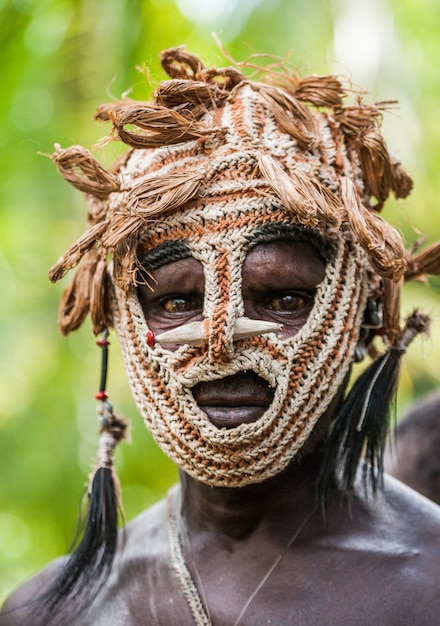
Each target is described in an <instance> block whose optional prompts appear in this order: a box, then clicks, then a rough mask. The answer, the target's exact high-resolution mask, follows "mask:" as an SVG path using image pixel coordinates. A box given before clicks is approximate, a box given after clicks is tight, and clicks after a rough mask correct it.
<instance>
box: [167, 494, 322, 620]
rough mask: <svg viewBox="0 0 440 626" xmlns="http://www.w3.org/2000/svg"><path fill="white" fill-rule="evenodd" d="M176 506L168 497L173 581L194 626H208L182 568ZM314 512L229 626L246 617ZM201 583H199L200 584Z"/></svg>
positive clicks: (196, 593) (190, 580)
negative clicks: (186, 606)
mask: <svg viewBox="0 0 440 626" xmlns="http://www.w3.org/2000/svg"><path fill="white" fill-rule="evenodd" d="M177 504H178V499H177V498H176V496H175V495H174V494H173V495H171V494H170V495H169V496H168V539H169V544H170V555H171V565H172V568H173V571H174V573H175V575H176V577H177V580H178V581H179V585H180V588H181V590H182V592H183V595H184V596H185V598H186V601H187V602H188V605H189V607H190V609H191V612H192V614H193V617H194V620H195V624H196V626H212V622H211V619H210V618H209V617H208V613H207V612H206V610H205V607H204V605H203V602H202V599H201V597H200V593H199V590H198V589H197V585H196V583H195V582H194V580H193V578H192V576H191V573H190V571H189V569H188V567H187V565H186V561H185V556H184V554H183V549H182V537H181V533H180V532H179V525H178V521H177V519H178V515H179V513H178V511H177ZM317 508H318V507H317V506H314V507H312V509H311V510H310V511H309V513H308V514H307V515H306V517H305V518H304V520H303V522H302V523H301V525H300V526H299V527H298V528H297V529H296V530H295V532H294V533H293V534H292V536H291V537H290V539H289V541H288V542H287V544H286V545H285V547H284V548H283V550H282V552H281V553H280V554H279V555H278V556H277V557H276V559H275V560H274V562H273V563H272V565H271V566H270V567H269V569H268V570H267V572H266V573H265V574H264V576H263V577H262V579H261V581H260V582H259V583H258V585H257V586H256V588H255V590H254V591H253V592H252V593H251V595H250V596H249V598H248V599H247V600H246V602H245V603H244V605H243V608H242V609H241V611H240V614H239V616H238V617H237V619H236V620H235V622H234V624H233V626H239V624H240V621H241V619H242V617H243V615H244V614H245V613H246V611H247V609H248V608H249V606H250V604H251V603H252V601H253V600H254V598H255V596H256V595H257V594H258V593H259V592H260V590H261V589H262V588H263V586H264V585H265V584H266V582H267V581H268V579H269V578H270V576H271V575H272V574H273V572H274V571H275V569H276V568H277V567H278V565H279V564H280V562H281V560H282V559H283V558H284V556H285V554H286V552H287V551H288V550H289V549H290V548H291V546H292V545H293V543H294V542H295V541H296V539H297V538H298V537H299V535H300V534H301V533H302V531H303V530H304V528H305V527H306V525H307V524H308V523H309V521H310V520H311V518H312V517H313V515H314V514H315V513H316V511H317ZM194 567H196V564H195V563H194ZM199 579H200V575H199ZM201 582H202V581H201V579H200V583H201ZM205 603H206V598H205Z"/></svg>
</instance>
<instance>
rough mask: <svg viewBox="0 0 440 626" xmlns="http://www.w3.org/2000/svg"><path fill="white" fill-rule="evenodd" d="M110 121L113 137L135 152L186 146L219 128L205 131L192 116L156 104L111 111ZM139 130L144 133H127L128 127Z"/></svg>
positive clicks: (128, 106)
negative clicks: (182, 144) (175, 145)
mask: <svg viewBox="0 0 440 626" xmlns="http://www.w3.org/2000/svg"><path fill="white" fill-rule="evenodd" d="M108 117H109V119H110V121H111V122H112V124H113V131H112V134H115V135H116V136H117V137H118V138H119V139H120V140H121V141H123V142H124V143H126V144H128V145H129V146H132V147H133V148H138V149H139V148H141V149H145V148H158V147H160V146H170V145H173V144H177V143H185V142H187V141H192V140H193V139H198V138H199V137H203V136H205V135H211V134H214V133H216V132H218V130H219V129H216V128H204V127H203V126H202V125H201V124H199V123H198V122H197V120H196V119H194V117H193V116H192V115H191V116H189V117H186V116H185V115H183V114H182V113H178V112H177V111H173V110H171V109H168V108H166V107H163V106H159V105H155V104H139V103H136V104H131V105H127V106H124V107H121V108H119V109H113V110H112V109H109V111H108ZM127 125H133V126H137V127H138V128H139V129H140V130H141V131H144V132H140V131H137V132H133V131H129V130H126V128H125V126H127Z"/></svg>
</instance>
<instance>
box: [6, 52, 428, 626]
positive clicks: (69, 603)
mask: <svg viewBox="0 0 440 626" xmlns="http://www.w3.org/2000/svg"><path fill="white" fill-rule="evenodd" d="M162 63H163V66H164V68H165V69H166V71H167V72H168V74H169V76H170V77H171V80H168V81H164V82H163V83H161V84H160V85H159V87H158V88H157V90H156V93H155V100H154V102H153V103H136V102H132V101H126V102H122V103H120V104H114V105H107V106H104V107H101V108H100V110H99V111H98V114H97V116H98V118H99V119H103V120H110V121H111V122H112V124H113V131H112V137H113V138H119V139H121V140H122V141H124V142H126V143H127V144H129V145H130V150H129V152H128V153H127V154H126V155H124V157H122V158H121V159H120V160H119V162H118V163H117V164H115V166H114V167H113V168H111V170H109V171H107V170H105V169H104V168H102V167H101V166H100V165H99V163H97V161H96V160H95V159H94V158H93V157H92V155H91V154H90V153H88V152H87V151H85V150H83V149H81V148H79V147H77V146H74V147H72V148H70V149H67V150H61V149H57V152H56V153H55V155H54V157H53V158H54V160H55V162H56V163H57V165H58V168H59V170H60V171H61V173H62V174H63V175H64V176H65V177H66V179H67V180H69V181H70V182H71V183H72V184H73V185H74V186H76V187H78V188H79V189H81V190H82V191H84V192H86V193H87V195H88V199H89V216H88V217H89V228H88V230H87V232H86V233H85V234H84V236H83V237H81V238H80V240H78V241H77V242H76V243H75V244H74V245H73V246H72V247H71V248H70V249H69V250H68V251H67V253H66V254H65V255H64V256H63V257H62V258H61V259H60V260H59V262H58V263H57V264H56V265H55V266H54V267H53V268H52V270H51V278H52V280H57V279H58V278H59V277H61V276H62V275H63V274H64V273H65V272H66V271H67V270H69V269H70V268H72V267H74V266H75V265H76V264H77V263H78V262H80V264H79V267H78V269H77V272H76V276H75V279H74V281H73V283H72V285H71V287H70V288H68V290H67V291H66V293H65V295H64V298H63V301H62V303H61V308H60V327H61V330H62V332H63V333H68V332H70V331H71V330H73V329H75V328H77V327H78V326H79V325H80V324H81V323H82V321H83V320H84V318H85V317H86V315H87V314H88V313H89V312H90V315H91V318H92V324H93V328H94V331H95V332H96V333H100V332H101V331H104V332H106V329H107V328H108V327H109V326H111V327H114V328H115V330H116V332H117V334H118V336H119V339H120V343H121V347H122V351H123V355H124V359H125V365H126V370H127V375H128V379H129V382H130V385H131V388H132V391H133V395H134V398H135V401H136V403H137V406H138V408H139V411H140V412H141V414H142V415H143V417H144V419H145V420H146V423H147V426H148V427H149V429H150V430H151V432H152V434H153V436H154V437H155V439H156V441H157V443H158V444H159V445H160V446H161V448H162V449H163V450H164V451H165V452H166V453H167V454H168V455H169V456H170V457H171V458H172V459H173V460H174V461H175V462H176V463H177V464H178V466H179V468H180V484H179V485H178V486H176V487H175V488H174V489H172V490H171V492H170V494H169V496H168V498H167V499H166V500H165V501H163V502H160V503H158V504H157V505H156V506H154V507H153V508H151V509H149V510H147V511H146V512H145V513H143V514H142V515H141V516H139V517H138V518H137V519H135V520H134V521H132V522H131V523H130V524H128V526H127V528H126V529H125V532H123V533H122V534H121V535H120V537H119V540H118V544H117V546H116V531H115V524H116V522H115V519H116V518H115V507H116V502H117V489H116V488H115V477H114V476H113V451H114V447H115V446H116V444H117V442H118V441H119V440H120V439H122V438H123V437H124V434H125V432H124V431H125V424H124V422H123V420H121V419H120V418H119V417H118V416H117V415H115V414H114V412H113V409H112V407H111V405H110V404H109V402H108V399H107V396H106V393H105V368H104V370H103V371H104V374H103V384H102V385H101V389H100V392H99V394H98V397H99V398H100V399H101V400H102V408H101V433H102V434H101V440H100V448H99V454H98V463H97V469H96V472H95V473H94V475H93V477H92V480H91V487H90V511H89V517H88V520H87V526H86V529H85V533H84V537H83V539H82V541H81V543H80V545H79V546H78V548H77V549H76V551H75V552H74V553H73V555H72V556H71V557H69V559H65V560H61V561H60V562H56V563H54V564H52V565H50V566H49V567H48V568H47V569H46V570H45V571H43V572H42V573H40V574H39V575H37V576H36V577H35V578H33V579H32V580H31V581H29V582H28V583H27V584H26V585H24V586H23V587H22V588H21V589H20V590H18V592H17V593H16V594H15V595H14V596H13V597H12V598H11V599H10V600H9V601H8V602H7V603H6V606H5V608H4V611H3V613H2V619H1V624H2V626H6V625H10V624H20V623H32V624H36V623H38V624H40V623H41V624H45V625H46V624H68V623H76V624H82V625H92V624H93V625H94V626H97V625H98V626H99V625H104V624H105V625H106V626H108V625H110V624H129V625H133V626H137V625H139V626H140V625H145V624H149V625H150V624H151V625H152V624H163V625H172V624H176V625H177V624H178V625H179V626H180V625H186V624H188V625H192V624H206V625H208V624H214V625H215V626H226V625H227V626H231V625H234V626H235V625H238V624H241V625H244V624H248V625H252V626H256V625H257V626H259V625H263V624H264V625H266V624H276V625H279V626H280V625H283V626H284V625H288V624H295V625H301V626H303V625H314V624H335V625H336V624H337V625H338V626H339V625H340V624H356V625H365V626H367V625H368V626H371V624H399V625H403V624H418V625H434V624H437V623H438V618H439V615H440V600H439V598H438V583H439V571H440V567H439V564H440V553H439V547H438V533H439V530H440V512H439V510H438V508H437V507H436V506H435V505H434V504H431V503H430V502H428V501H426V500H425V499H423V498H419V497H418V496H417V495H416V494H413V493H408V491H407V490H406V489H405V488H404V487H403V486H401V485H400V483H397V482H395V481H392V480H390V481H388V480H387V481H386V484H385V488H384V489H382V486H383V485H382V452H383V445H384V441H385V437H386V434H387V423H388V422H387V418H388V407H389V402H390V401H391V399H392V396H393V394H394V391H395V386H396V382H397V377H398V369H399V363H400V359H401V357H402V354H403V353H404V351H405V349H406V346H407V345H408V343H409V342H410V341H411V339H412V338H413V337H414V336H415V335H416V334H417V333H418V332H426V331H427V327H428V319H427V318H426V317H425V316H423V315H422V314H419V313H417V312H416V313H414V314H413V315H412V316H410V318H409V319H408V320H407V322H406V323H405V324H404V325H403V326H401V321H400V318H399V294H400V288H401V283H402V281H403V280H404V279H411V278H415V277H419V276H422V275H423V274H424V273H426V271H427V270H428V269H429V271H430V272H431V273H432V272H434V273H436V272H438V271H439V267H438V261H435V259H436V258H437V256H438V255H437V247H435V246H434V247H433V248H428V249H427V250H426V251H424V252H422V253H421V254H419V255H418V256H417V257H416V258H414V257H413V256H412V255H410V254H409V253H407V252H405V250H404V246H403V242H402V241H401V238H400V236H399V235H398V234H397V233H396V231H395V230H394V229H393V228H391V227H390V226H389V225H388V224H387V223H386V222H384V221H383V220H382V219H381V218H380V217H379V215H378V212H379V211H380V209H381V207H382V205H383V203H384V201H385V200H386V198H387V197H388V196H389V194H390V192H391V191H393V192H394V194H395V195H396V196H397V197H404V196H406V195H407V194H408V193H409V191H410V189H411V180H410V179H409V177H408V175H407V174H406V173H405V172H404V170H403V169H402V167H401V166H400V163H399V162H398V161H397V159H395V158H394V157H392V156H391V155H390V153H389V152H388V150H387V148H386V146H385V143H384V141H383V138H382V137H381V135H380V133H379V130H378V122H379V120H380V117H381V114H382V107H381V105H366V104H363V103H362V102H361V101H360V100H359V99H358V100H356V102H355V103H354V104H353V105H346V104H344V98H345V96H346V95H347V94H346V91H345V90H344V88H343V87H342V84H341V82H340V81H339V80H338V79H337V78H336V77H333V76H326V77H317V76H309V77H304V78H300V77H298V76H297V75H295V74H293V73H290V72H288V71H285V70H281V71H279V72H277V71H276V68H274V66H271V67H270V68H268V70H267V72H266V73H265V80H266V82H259V81H254V80H250V79H247V78H246V77H245V76H244V75H243V74H242V73H241V72H240V71H239V70H238V69H237V68H235V67H233V68H224V69H215V68H211V69H207V68H205V67H204V66H203V64H202V63H201V61H200V60H199V59H198V58H196V57H195V56H193V55H191V54H189V53H187V52H186V51H185V50H184V49H182V48H177V49H172V50H168V51H165V52H164V53H163V55H162ZM262 73H263V74H264V72H262ZM109 256H111V261H109ZM379 340H380V341H381V342H382V343H380V342H379ZM99 343H100V345H101V347H102V348H103V354H104V357H105V354H106V350H107V339H106V336H104V337H103V338H102V339H101V340H100V342H99ZM367 353H370V355H371V357H372V358H373V362H372V364H371V365H370V366H369V367H368V368H367V369H366V371H365V373H364V374H363V375H362V376H361V377H360V378H359V379H358V381H357V382H356V384H355V385H354V386H353V389H352V391H351V393H350V394H348V395H347V393H346V391H347V386H348V379H349V375H350V371H351V366H352V363H353V362H354V361H361V360H362V359H363V358H364V357H365V356H366V355H367ZM104 363H105V358H104ZM364 451H365V454H366V457H367V460H368V462H366V463H363V462H362V461H361V456H362V454H363V452H364Z"/></svg>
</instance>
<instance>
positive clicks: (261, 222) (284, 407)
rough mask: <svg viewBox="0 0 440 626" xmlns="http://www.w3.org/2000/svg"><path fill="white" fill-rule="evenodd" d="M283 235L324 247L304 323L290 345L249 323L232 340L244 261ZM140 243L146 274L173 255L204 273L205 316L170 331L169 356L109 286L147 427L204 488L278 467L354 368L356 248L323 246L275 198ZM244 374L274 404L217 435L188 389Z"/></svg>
mask: <svg viewBox="0 0 440 626" xmlns="http://www.w3.org/2000/svg"><path fill="white" fill-rule="evenodd" d="M280 238H281V239H292V240H293V241H310V242H314V243H315V244H317V245H319V244H320V247H321V249H323V253H324V254H325V257H326V261H327V265H326V271H325V278H324V280H323V281H322V283H321V284H320V286H319V287H318V291H317V294H316V297H315V304H314V307H313V309H312V311H311V313H310V315H309V319H308V321H307V323H306V324H305V326H304V327H303V328H302V329H301V330H300V331H299V333H298V334H297V335H296V336H294V337H292V338H288V339H284V338H283V334H282V329H281V330H280V331H279V332H268V333H267V332H264V334H260V333H259V332H258V330H256V331H255V334H253V331H252V328H251V329H250V330H249V331H248V333H246V331H245V334H249V335H250V336H249V337H246V338H243V339H239V338H238V339H237V337H240V323H242V324H243V327H244V328H245V329H246V321H247V320H246V318H245V317H243V315H244V308H243V299H242V294H241V275H242V272H241V269H242V266H243V262H244V260H245V257H246V254H247V252H248V251H249V250H251V249H252V247H253V246H255V245H257V244H258V243H262V242H268V241H273V240H278V239H280ZM143 246H145V248H144V249H145V251H146V255H145V259H147V260H148V259H151V260H150V261H149V262H148V263H147V264H146V268H147V269H148V270H150V271H154V269H155V267H157V266H158V265H159V264H161V263H166V262H167V260H175V259H176V258H178V256H179V254H180V255H182V256H183V257H186V256H188V255H190V256H191V257H193V258H194V259H196V260H198V261H199V262H200V263H201V264H202V267H203V270H204V275H205V299H204V311H203V314H204V321H202V322H200V323H192V324H190V325H188V327H187V326H184V327H182V328H179V327H178V328H177V329H175V331H171V333H169V334H170V335H171V334H172V335H173V336H176V335H177V336H179V335H180V337H183V338H182V339H180V340H179V342H182V343H183V345H182V346H181V347H180V348H179V349H177V350H176V351H170V350H167V349H166V348H167V344H166V343H165V344H163V342H160V341H159V340H160V336H159V338H158V341H157V342H156V344H155V345H154V346H153V347H151V346H149V345H148V340H147V337H148V331H149V328H148V325H147V323H146V321H145V316H144V314H143V311H142V308H141V305H140V303H139V299H138V297H137V295H136V293H135V292H133V293H131V294H130V295H129V296H128V297H127V296H126V294H125V293H124V292H123V291H122V290H121V289H118V290H117V299H118V307H117V309H116V312H115V316H114V319H115V328H116V331H117V333H118V336H119V339H120V343H121V346H122V349H123V354H124V359H125V366H126V370H127V374H128V378H129V381H130V385H131V388H132V392H133V396H134V398H135V401H136V404H137V406H138V410H139V411H140V413H141V414H142V415H143V416H144V419H145V421H146V424H147V427H148V428H149V430H150V431H151V433H152V434H153V436H154V438H155V439H156V441H157V443H158V444H159V446H160V447H161V448H162V450H163V451H164V452H165V453H166V454H167V455H168V456H169V457H170V458H171V459H173V460H174V461H175V462H176V463H177V464H178V465H179V466H180V467H181V468H182V469H184V470H185V471H186V472H188V473H189V474H191V475H192V476H194V477H196V478H197V479H199V480H202V481H204V482H206V483H208V484H211V485H217V486H219V485H220V486H243V485H246V484H250V483H254V482H259V481H262V480H265V479H267V478H269V477H271V476H273V475H274V474H276V473H278V472H280V471H282V470H283V469H284V468H285V467H286V465H287V464H288V463H289V461H290V460H291V459H292V458H293V457H294V456H295V455H296V453H297V452H298V451H299V450H300V449H301V447H302V446H303V444H304V442H305V441H306V440H307V438H308V437H309V435H310V433H311V431H312V429H313V427H314V425H315V424H316V422H317V421H318V419H319V418H320V417H321V415H322V413H323V412H324V411H325V410H326V409H327V407H328V405H329V403H330V402H331V400H332V399H333V397H334V395H335V394H336V393H337V391H338V390H339V388H340V386H341V384H342V382H343V379H344V377H345V375H346V374H347V371H348V368H349V366H350V363H351V361H352V358H353V351H354V349H355V346H356V342H357V338H358V329H359V326H360V321H361V319H362V313H363V309H364V306H365V302H366V295H367V293H366V292H367V290H368V283H367V280H366V279H365V278H366V262H365V255H364V254H363V252H362V250H361V249H360V248H359V246H357V245H355V244H354V243H353V242H352V241H350V239H349V238H348V240H344V239H343V238H342V237H338V238H336V240H335V241H333V242H330V241H323V239H322V235H321V236H320V235H319V234H318V233H316V232H315V231H313V230H312V229H306V228H304V227H301V226H299V225H298V224H295V222H294V221H292V216H291V214H289V213H288V212H286V211H285V210H283V209H282V208H281V207H279V206H276V199H275V198H272V197H268V198H261V197H258V196H256V197H254V198H252V197H250V198H248V199H246V200H241V199H237V200H235V201H234V200H231V201H229V200H228V199H226V200H223V201H220V202H217V203H215V202H213V203H212V204H211V203H209V206H203V205H202V206H200V207H195V208H193V209H188V210H187V211H184V212H182V213H180V214H179V215H176V216H175V217H172V218H169V219H164V220H162V221H161V222H160V225H159V227H158V229H157V230H156V229H155V228H153V229H152V230H149V231H148V236H147V237H146V240H145V241H144V242H143ZM148 251H152V253H151V254H150V255H149V254H148ZM362 276H363V277H364V280H359V278H360V277H362ZM147 280H148V278H147ZM152 288H153V289H154V285H152ZM260 324H261V325H262V326H263V327H264V324H263V323H262V322H260ZM347 329H349V331H348V332H347ZM185 330H187V333H186V335H185ZM197 331H199V332H197ZM169 341H170V342H172V340H171V339H169ZM194 344H195V345H194ZM240 372H253V373H255V374H257V375H258V376H259V377H260V378H262V379H263V380H265V381H266V382H267V384H268V385H269V387H270V388H271V390H272V392H273V401H272V403H271V405H270V407H269V408H268V409H267V410H266V411H265V413H264V414H263V416H262V417H261V418H260V419H258V420H257V421H256V422H254V423H248V424H241V425H239V426H237V427H235V428H232V429H227V428H217V427H216V426H214V425H213V424H212V423H211V422H210V421H209V419H208V417H207V415H206V414H205V413H204V412H203V411H202V410H201V409H200V408H199V407H198V405H197V404H196V402H195V399H194V397H193V394H192V387H193V386H194V385H196V384H197V383H200V382H202V381H211V380H217V379H220V378H224V377H226V376H232V375H234V374H237V373H240Z"/></svg>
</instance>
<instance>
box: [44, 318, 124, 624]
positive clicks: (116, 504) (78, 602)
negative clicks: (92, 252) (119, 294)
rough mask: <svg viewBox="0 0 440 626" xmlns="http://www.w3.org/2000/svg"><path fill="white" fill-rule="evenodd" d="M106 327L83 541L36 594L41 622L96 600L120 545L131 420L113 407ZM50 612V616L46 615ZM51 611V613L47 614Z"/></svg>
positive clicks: (67, 619) (67, 614)
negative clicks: (122, 459) (122, 475)
mask: <svg viewBox="0 0 440 626" xmlns="http://www.w3.org/2000/svg"><path fill="white" fill-rule="evenodd" d="M107 336H108V331H107V330H106V331H104V333H103V336H102V338H101V339H99V340H98V341H97V345H98V346H100V347H101V349H102V366H101V379H100V386H99V391H98V393H97V394H96V396H95V397H96V398H97V399H98V400H101V404H100V405H99V406H98V407H97V412H98V419H99V423H100V440H99V448H98V454H97V463H96V467H95V469H94V471H93V472H92V474H91V477H90V481H89V490H88V511H87V516H86V520H85V523H84V532H83V535H82V538H81V541H80V542H79V544H78V545H77V547H76V548H75V550H74V552H73V553H72V554H71V555H70V557H69V558H68V560H67V561H66V562H65V564H64V565H63V566H62V568H61V571H59V572H57V574H56V579H55V581H54V583H53V584H52V586H51V587H50V588H49V589H48V590H47V591H46V592H44V594H43V596H42V597H40V598H38V600H39V601H40V602H39V604H40V606H39V610H38V613H39V614H40V616H44V619H43V620H42V621H41V624H43V623H44V624H45V625H46V624H51V623H52V622H51V619H52V618H53V619H54V620H55V623H57V624H58V623H61V622H58V621H57V620H58V619H59V618H60V617H61V616H62V617H63V620H64V621H63V623H66V624H67V623H70V621H71V620H74V619H75V618H76V617H77V616H78V615H79V613H81V612H82V611H83V610H85V609H86V608H87V607H88V606H90V604H91V603H92V602H93V600H94V598H95V597H96V595H97V594H98V592H99V591H100V589H101V588H102V586H103V585H104V584H105V582H106V581H107V579H108V577H109V575H110V572H111V567H112V564H113V560H114V557H115V554H116V549H117V539H118V509H119V510H121V509H122V507H121V502H120V489H119V480H118V478H117V476H116V473H115V470H114V453H115V449H116V446H117V445H118V443H119V442H120V441H122V440H124V439H127V438H128V422H127V420H125V419H124V418H122V417H120V416H118V415H117V414H115V413H114V411H113V407H112V404H111V403H110V402H109V400H108V397H107V393H106V392H105V385H106V379H107V365H108V345H109V342H108V340H107ZM46 616H47V618H46ZM49 616H50V617H49Z"/></svg>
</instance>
